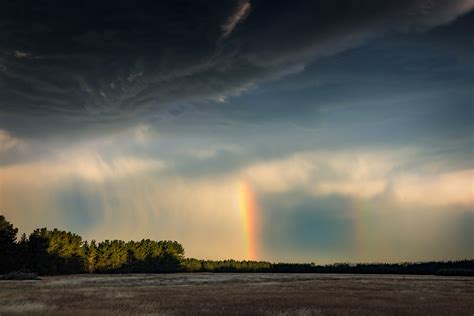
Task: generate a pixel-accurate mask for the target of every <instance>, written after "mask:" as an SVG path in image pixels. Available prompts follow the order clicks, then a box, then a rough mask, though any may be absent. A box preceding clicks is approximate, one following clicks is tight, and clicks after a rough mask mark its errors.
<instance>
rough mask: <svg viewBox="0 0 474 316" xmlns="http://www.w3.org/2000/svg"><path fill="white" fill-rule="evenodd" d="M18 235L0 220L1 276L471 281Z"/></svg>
mask: <svg viewBox="0 0 474 316" xmlns="http://www.w3.org/2000/svg"><path fill="white" fill-rule="evenodd" d="M17 234H18V229H17V228H16V227H14V226H13V225H12V224H11V223H9V222H8V221H7V220H6V219H5V217H4V216H2V215H0V274H7V273H10V272H14V271H24V272H33V273H37V274H39V275H57V274H75V273H171V272H262V273H267V272H272V273H356V274H357V273H363V274H438V275H474V260H460V261H446V262H420V263H369V264H347V263H338V264H331V265H315V264H314V263H270V262H267V261H247V260H243V261H239V260H199V259H194V258H185V257H184V248H183V246H182V245H181V244H180V243H178V242H176V241H169V240H165V241H154V240H150V239H143V240H141V241H128V242H125V241H122V240H105V241H101V242H96V241H94V240H92V241H91V242H88V241H84V240H83V239H82V237H81V236H79V235H77V234H74V233H71V232H66V231H62V230H58V229H53V230H48V229H46V228H41V229H35V230H34V231H33V232H32V233H31V234H30V235H29V236H28V237H27V236H26V235H25V234H23V235H22V236H21V238H20V239H19V240H17Z"/></svg>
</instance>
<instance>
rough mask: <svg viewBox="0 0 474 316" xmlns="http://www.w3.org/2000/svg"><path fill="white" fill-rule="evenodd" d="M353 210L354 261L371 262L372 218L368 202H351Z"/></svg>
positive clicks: (358, 200)
mask: <svg viewBox="0 0 474 316" xmlns="http://www.w3.org/2000/svg"><path fill="white" fill-rule="evenodd" d="M353 210H354V247H353V249H354V257H353V259H354V260H355V261H364V260H365V261H366V260H371V259H370V256H371V255H373V253H372V251H371V250H372V249H371V238H372V237H373V236H372V228H373V223H372V218H371V209H370V204H369V202H368V201H364V200H362V199H357V200H355V201H353Z"/></svg>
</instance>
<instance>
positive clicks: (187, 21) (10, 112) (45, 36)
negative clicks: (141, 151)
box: [0, 0, 474, 134]
mask: <svg viewBox="0 0 474 316" xmlns="http://www.w3.org/2000/svg"><path fill="white" fill-rule="evenodd" d="M473 7H474V3H472V1H466V0H456V1H449V2H447V1H433V0H417V1H408V0H406V1H383V2H380V1H371V0H366V1H362V2H358V3H357V4H355V3H354V2H352V1H336V2H325V1H315V2H310V3H308V2H306V1H296V2H295V1H292V2H291V3H289V2H286V1H254V2H252V1H248V0H246V1H243V0H238V1H213V2H208V1H185V0H183V1H164V2H163V1H160V2H159V3H154V2H143V3H141V4H133V5H131V4H129V3H128V2H125V1H119V2H116V1H114V2H108V1H104V2H101V3H100V4H98V3H96V2H93V1H85V2H81V5H75V6H73V5H71V4H64V3H63V2H61V1H47V2H46V3H38V2H36V1H27V0H24V1H15V2H6V3H3V4H2V5H1V7H0V11H1V12H2V13H1V19H2V24H1V25H0V35H1V36H2V38H4V41H2V44H0V45H1V46H0V91H1V92H0V102H1V109H0V110H1V112H2V114H3V115H2V117H3V118H4V119H2V121H1V124H2V125H4V126H5V128H7V129H9V130H12V131H13V132H15V133H21V132H23V133H26V134H28V133H30V134H34V133H37V132H39V130H42V131H43V132H44V130H47V129H48V128H51V129H55V128H56V129H58V128H62V129H68V128H69V129H70V128H72V127H74V126H84V125H87V126H89V127H90V128H92V127H93V126H96V125H97V124H96V125H94V124H93V123H97V122H99V123H100V124H101V125H99V126H103V125H105V124H113V123H114V122H118V121H120V122H121V123H123V122H130V121H132V122H135V120H136V119H141V118H143V117H146V116H149V115H150V114H153V115H162V114H163V111H168V110H169V107H173V106H175V105H176V104H184V103H196V102H200V101H203V100H221V101H222V100H225V98H226V97H227V96H232V95H238V94H240V93H242V91H245V90H247V89H249V88H250V87H253V86H255V85H258V84H259V83H261V82H262V81H265V80H269V79H272V78H281V77H282V76H285V75H287V74H288V73H292V72H295V71H296V72H297V71H300V70H301V69H303V68H304V65H305V64H306V63H307V62H309V61H311V60H314V59H315V58H318V57H321V56H327V55H333V54H336V53H338V52H341V51H344V50H346V49H348V48H351V47H354V46H357V45H359V44H360V43H362V42H364V41H365V40H367V39H370V38H374V37H377V36H380V35H383V34H384V33H387V32H411V31H420V30H421V31H423V30H425V29H428V28H431V27H434V26H437V25H440V24H443V23H446V22H448V21H451V20H453V19H454V18H456V17H457V16H459V15H460V14H462V13H465V12H467V11H468V10H470V9H472V8H473ZM170 111H171V112H169V113H171V114H172V115H179V113H180V110H179V109H178V110H176V109H175V110H170ZM28 117H29V118H34V119H32V120H31V119H30V120H27V118H28ZM55 119H56V121H57V120H60V121H61V122H63V124H64V120H67V121H68V123H67V124H65V126H64V127H58V125H57V124H55V125H51V124H48V122H51V120H53V121H55ZM19 122H22V123H25V122H28V123H29V124H28V125H29V126H28V127H23V128H20V127H18V123H19ZM23 125H24V124H23ZM36 125H40V126H36ZM40 127H41V128H40ZM95 128H97V127H95ZM35 129H36V130H35ZM33 130H35V131H33Z"/></svg>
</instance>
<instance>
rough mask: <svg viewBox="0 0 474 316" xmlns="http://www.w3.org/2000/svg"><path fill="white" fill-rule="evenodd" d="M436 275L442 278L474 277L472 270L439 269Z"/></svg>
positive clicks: (473, 270)
mask: <svg viewBox="0 0 474 316" xmlns="http://www.w3.org/2000/svg"><path fill="white" fill-rule="evenodd" d="M436 275H444V276H474V269H439V270H438V271H436Z"/></svg>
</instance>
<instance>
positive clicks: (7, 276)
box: [0, 271, 39, 281]
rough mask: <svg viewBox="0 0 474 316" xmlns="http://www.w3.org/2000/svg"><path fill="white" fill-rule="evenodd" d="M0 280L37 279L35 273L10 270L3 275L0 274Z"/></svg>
mask: <svg viewBox="0 0 474 316" xmlns="http://www.w3.org/2000/svg"><path fill="white" fill-rule="evenodd" d="M0 280H16V281H21V280H39V278H38V275H37V274H36V273H27V272H21V271H15V272H10V273H8V274H5V275H0Z"/></svg>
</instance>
